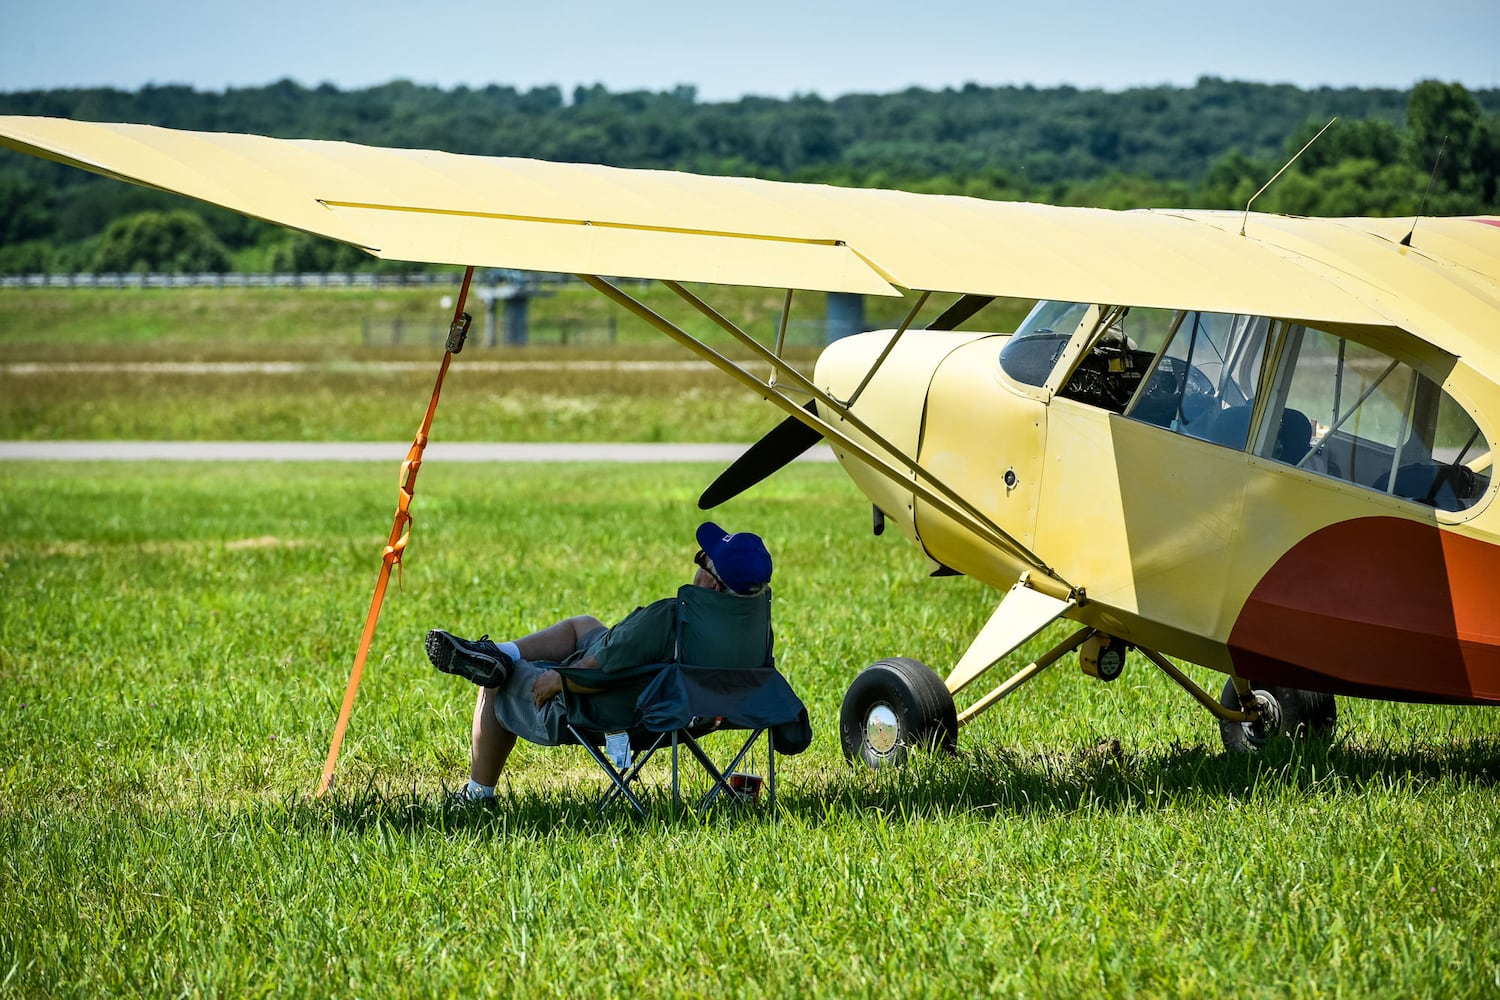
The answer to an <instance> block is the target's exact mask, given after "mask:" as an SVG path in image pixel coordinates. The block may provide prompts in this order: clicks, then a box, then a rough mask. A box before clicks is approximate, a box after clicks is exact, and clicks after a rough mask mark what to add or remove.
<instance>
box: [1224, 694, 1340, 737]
mask: <svg viewBox="0 0 1500 1000" xmlns="http://www.w3.org/2000/svg"><path fill="white" fill-rule="evenodd" d="M1236 680H1239V683H1240V684H1241V685H1243V686H1244V687H1245V688H1246V689H1247V690H1248V693H1250V694H1251V695H1252V696H1253V697H1254V698H1255V701H1256V703H1257V704H1258V706H1259V708H1260V718H1259V719H1257V720H1255V721H1253V722H1228V721H1225V720H1223V719H1221V720H1219V735H1220V737H1222V738H1223V740H1224V749H1226V750H1233V751H1236V752H1238V753H1253V752H1255V751H1257V750H1259V749H1260V748H1261V747H1263V746H1265V745H1266V743H1268V742H1270V741H1271V740H1272V739H1273V738H1275V737H1277V736H1282V735H1285V736H1287V737H1290V738H1292V739H1319V740H1326V739H1329V738H1331V737H1332V736H1333V731H1334V728H1335V726H1336V724H1337V721H1338V709H1337V707H1336V706H1335V704H1334V700H1333V695H1331V694H1324V693H1322V692H1320V691H1303V690H1300V689H1299V688H1290V687H1280V686H1277V685H1267V686H1266V687H1264V688H1254V687H1253V685H1252V684H1251V683H1250V682H1248V681H1245V680H1240V679H1239V678H1231V679H1230V680H1229V681H1227V682H1225V684H1224V690H1223V692H1222V693H1221V694H1220V695H1219V704H1220V705H1222V706H1224V707H1225V708H1228V709H1240V708H1241V706H1242V705H1243V701H1242V698H1241V693H1240V692H1239V691H1238V690H1237V689H1236V685H1235V682H1236Z"/></svg>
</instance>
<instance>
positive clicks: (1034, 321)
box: [1000, 301, 1091, 385]
mask: <svg viewBox="0 0 1500 1000" xmlns="http://www.w3.org/2000/svg"><path fill="white" fill-rule="evenodd" d="M1090 308H1091V306H1090V304H1089V303H1087V302H1048V301H1042V302H1038V303H1037V304H1036V306H1035V308H1033V309H1032V310H1031V312H1030V313H1029V314H1027V316H1026V318H1025V319H1024V320H1022V321H1021V325H1020V327H1018V328H1017V329H1016V332H1015V333H1014V334H1012V335H1011V336H1010V339H1009V340H1007V341H1006V342H1005V346H1004V347H1003V348H1001V350H1000V367H1001V368H1002V369H1004V370H1005V374H1007V375H1009V376H1010V377H1011V378H1013V379H1015V380H1016V381H1017V382H1021V383H1024V384H1026V385H1043V384H1045V383H1046V381H1047V376H1048V375H1051V374H1052V368H1053V366H1054V365H1055V364H1057V360H1058V358H1060V357H1062V353H1063V348H1064V347H1066V346H1067V344H1068V340H1069V339H1070V338H1071V337H1072V336H1073V331H1074V330H1076V329H1078V324H1079V323H1080V322H1082V321H1083V317H1084V314H1085V313H1087V312H1088V311H1089V309H1090Z"/></svg>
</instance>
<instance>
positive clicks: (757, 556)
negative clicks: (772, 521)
mask: <svg viewBox="0 0 1500 1000" xmlns="http://www.w3.org/2000/svg"><path fill="white" fill-rule="evenodd" d="M698 547H699V548H701V549H702V550H703V552H704V554H705V555H707V556H708V558H709V559H711V560H712V561H713V564H714V573H715V574H716V575H717V576H718V578H719V579H720V580H722V581H724V586H726V587H728V588H729V589H730V590H733V591H735V592H736V593H740V594H745V593H749V592H751V591H753V590H755V589H756V588H758V587H763V586H765V585H766V584H768V583H770V582H771V553H769V552H767V551H766V543H765V542H763V541H761V540H760V536H759V535H753V534H751V533H750V532H748V531H740V532H736V533H734V534H730V533H729V532H727V531H725V530H724V529H723V528H721V527H719V526H718V525H717V524H714V523H713V522H712V521H705V522H703V523H702V524H700V525H698Z"/></svg>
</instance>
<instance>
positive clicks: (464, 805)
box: [443, 782, 495, 809]
mask: <svg viewBox="0 0 1500 1000" xmlns="http://www.w3.org/2000/svg"><path fill="white" fill-rule="evenodd" d="M494 804H495V793H494V792H489V793H485V792H471V791H469V783H468V782H464V783H463V784H462V785H460V786H459V787H458V788H457V789H455V790H454V791H451V792H447V793H445V794H444V795H443V807H444V808H446V809H476V808H478V809H488V808H490V807H492V806H494Z"/></svg>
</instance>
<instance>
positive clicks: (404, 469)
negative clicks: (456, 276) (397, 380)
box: [317, 267, 474, 798]
mask: <svg viewBox="0 0 1500 1000" xmlns="http://www.w3.org/2000/svg"><path fill="white" fill-rule="evenodd" d="M473 277H474V268H472V267H469V268H466V269H465V270H464V282H463V287H462V288H460V289H459V292H458V304H457V305H456V306H454V309H453V324H452V325H451V326H450V327H449V328H448V344H447V349H446V350H445V351H444V353H443V364H442V366H441V367H440V368H439V369H438V375H437V384H436V385H434V386H433V387H432V399H431V400H430V401H429V402H428V404H427V413H426V415H425V416H423V417H422V426H421V428H420V429H419V430H418V431H417V436H416V438H415V439H414V440H413V441H412V443H411V450H409V451H408V452H407V453H406V461H404V462H402V463H401V478H400V483H399V485H400V494H399V495H398V496H397V498H396V519H395V523H394V524H392V525H391V538H390V541H389V542H387V543H386V546H385V552H384V553H382V555H381V559H380V576H379V577H377V578H376V580H375V596H374V597H372V598H371V599H370V611H369V614H367V615H365V630H364V633H363V634H362V635H361V636H360V637H359V652H357V653H355V654H354V668H353V669H352V670H350V671H349V684H348V686H347V687H346V688H345V689H344V705H343V707H342V708H340V709H339V721H338V723H337V724H336V725H335V726H334V727H333V741H332V743H330V744H329V747H328V760H327V761H326V762H324V764H323V780H322V781H320V782H319V783H318V794H317V797H318V798H322V797H323V796H324V795H325V794H326V793H327V791H328V788H329V786H330V785H331V784H333V769H334V767H335V766H337V764H338V760H339V748H340V747H341V746H343V743H344V730H346V729H348V728H349V716H350V714H351V713H352V712H353V711H354V695H355V693H356V692H357V691H358V690H359V680H360V677H362V676H363V675H364V672H365V657H366V656H367V655H369V652H370V641H371V640H372V639H374V638H375V623H376V622H377V621H379V620H380V606H381V605H382V604H383V603H384V602H385V588H386V584H388V583H389V582H390V579H391V567H392V566H395V565H396V564H397V563H399V562H400V561H401V555H402V553H403V552H405V551H406V543H407V541H408V540H410V538H411V498H412V495H413V493H415V492H416V488H417V473H418V472H419V471H420V470H421V468H422V451H423V450H424V449H425V448H426V447H427V433H428V431H430V430H431V429H432V415H433V414H434V413H436V412H437V404H438V396H439V395H441V393H442V391H443V378H444V376H446V375H447V374H448V364H449V363H450V362H451V361H452V360H453V355H455V354H457V353H458V352H459V351H461V350H462V349H463V345H464V335H465V334H466V333H467V332H468V328H469V316H468V314H467V313H465V312H464V303H465V301H466V300H467V299H468V297H469V281H470V279H472V278H473Z"/></svg>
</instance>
